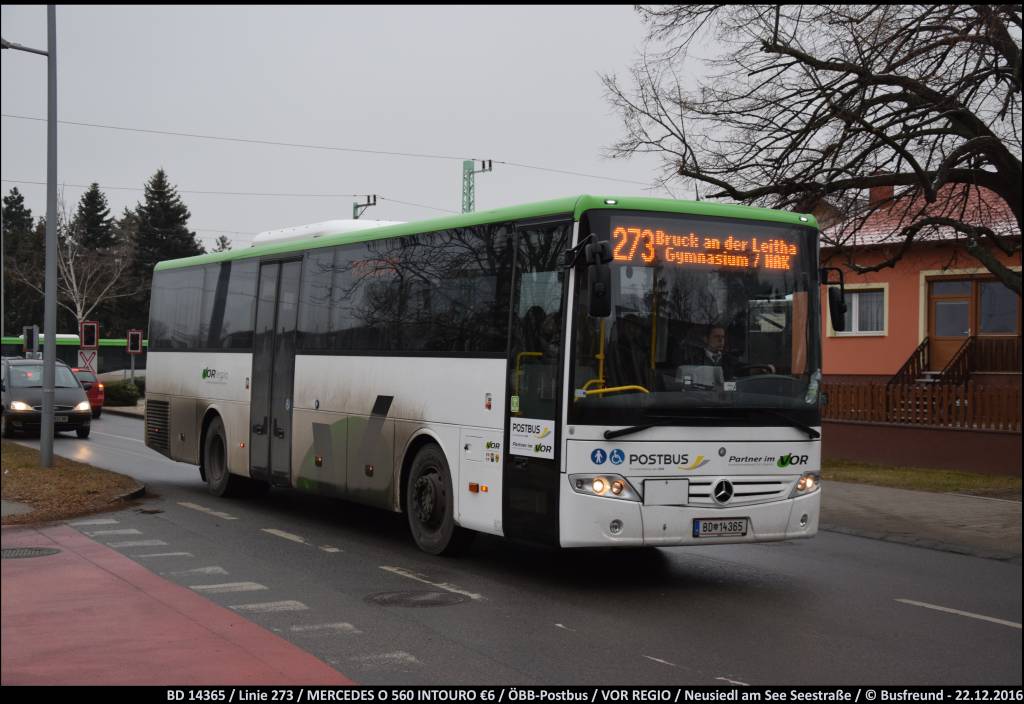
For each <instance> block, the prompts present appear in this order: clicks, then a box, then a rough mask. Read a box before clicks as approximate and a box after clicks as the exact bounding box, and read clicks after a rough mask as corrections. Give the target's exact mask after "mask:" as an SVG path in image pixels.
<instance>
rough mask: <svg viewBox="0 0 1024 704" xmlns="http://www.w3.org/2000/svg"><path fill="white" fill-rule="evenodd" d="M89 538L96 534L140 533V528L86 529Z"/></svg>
mask: <svg viewBox="0 0 1024 704" xmlns="http://www.w3.org/2000/svg"><path fill="white" fill-rule="evenodd" d="M84 533H85V534H86V535H88V536H89V537H90V538H95V537H96V536H97V535H142V531H141V530H136V529H135V528H121V529H118V530H87V531H84Z"/></svg>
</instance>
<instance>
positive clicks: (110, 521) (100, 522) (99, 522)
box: [68, 518, 117, 526]
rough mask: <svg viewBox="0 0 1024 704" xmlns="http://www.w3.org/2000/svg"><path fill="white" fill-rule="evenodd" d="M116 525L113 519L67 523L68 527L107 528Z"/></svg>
mask: <svg viewBox="0 0 1024 704" xmlns="http://www.w3.org/2000/svg"><path fill="white" fill-rule="evenodd" d="M114 523H117V520H115V519H113V518H94V519H92V520H91V521H75V522H74V523H68V525H69V526H109V525H113V524H114Z"/></svg>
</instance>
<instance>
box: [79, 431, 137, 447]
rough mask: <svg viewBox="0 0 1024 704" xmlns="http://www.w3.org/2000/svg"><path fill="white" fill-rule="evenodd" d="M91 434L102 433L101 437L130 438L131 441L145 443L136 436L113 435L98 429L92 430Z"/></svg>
mask: <svg viewBox="0 0 1024 704" xmlns="http://www.w3.org/2000/svg"><path fill="white" fill-rule="evenodd" d="M92 434H93V435H102V436H103V437H107V438H118V439H120V440H131V441H132V442H138V443H142V444H143V445H145V444H146V441H145V440H139V439H138V438H129V437H125V436H124V435H114V434H113V433H101V432H100V431H98V430H94V431H92Z"/></svg>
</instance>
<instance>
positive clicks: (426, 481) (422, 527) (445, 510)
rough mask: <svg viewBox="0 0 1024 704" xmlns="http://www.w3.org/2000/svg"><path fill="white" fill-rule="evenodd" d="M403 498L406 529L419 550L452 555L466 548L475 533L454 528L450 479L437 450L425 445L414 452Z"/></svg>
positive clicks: (443, 458)
mask: <svg viewBox="0 0 1024 704" xmlns="http://www.w3.org/2000/svg"><path fill="white" fill-rule="evenodd" d="M405 496H406V516H407V517H408V519H409V530H410V531H411V532H412V537H413V540H415V541H416V545H418V546H419V548H420V549H421V550H423V551H424V552H427V553H430V554H431V555H453V554H457V553H459V552H461V551H462V550H464V549H465V548H466V547H468V545H469V543H470V541H471V540H472V538H473V535H474V534H473V533H472V532H470V531H467V530H466V529H464V528H460V527H459V526H457V525H455V501H454V499H455V495H454V492H453V491H452V477H451V472H450V470H449V469H448V460H446V459H445V456H444V452H442V451H441V448H440V447H438V446H437V445H427V446H425V447H424V448H422V449H421V450H420V451H419V452H418V453H416V458H415V459H414V460H413V462H412V468H411V469H410V471H409V479H408V482H407V483H406V494H405Z"/></svg>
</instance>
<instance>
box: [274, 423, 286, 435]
mask: <svg viewBox="0 0 1024 704" xmlns="http://www.w3.org/2000/svg"><path fill="white" fill-rule="evenodd" d="M274 437H276V438H283V437H284V428H281V427H279V426H278V425H277V418H275V419H274Z"/></svg>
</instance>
